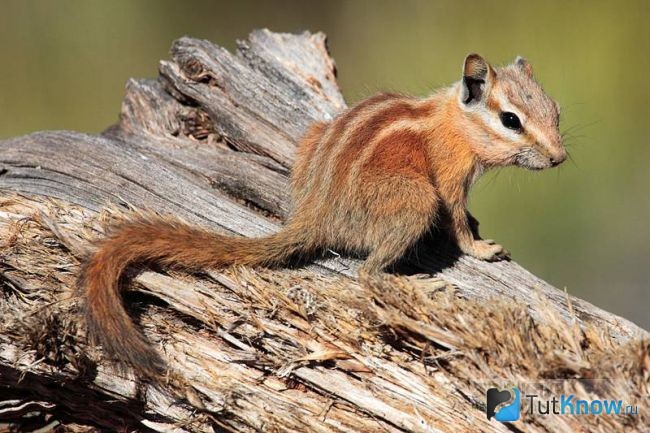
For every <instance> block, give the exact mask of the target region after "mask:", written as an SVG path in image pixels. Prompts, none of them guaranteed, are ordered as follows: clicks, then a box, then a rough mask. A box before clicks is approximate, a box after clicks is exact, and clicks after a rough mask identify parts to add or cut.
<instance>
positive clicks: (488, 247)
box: [461, 239, 510, 262]
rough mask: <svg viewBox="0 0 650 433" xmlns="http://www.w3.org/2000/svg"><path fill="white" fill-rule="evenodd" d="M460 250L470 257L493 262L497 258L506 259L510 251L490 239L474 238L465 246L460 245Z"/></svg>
mask: <svg viewBox="0 0 650 433" xmlns="http://www.w3.org/2000/svg"><path fill="white" fill-rule="evenodd" d="M461 250H462V251H463V252H464V253H465V254H468V255H470V256H472V257H476V258H477V259H481V260H487V261H489V262H495V261H499V260H506V259H509V258H510V253H509V252H508V251H507V250H506V249H505V248H503V247H502V246H501V245H499V244H497V243H496V242H494V241H493V240H492V239H487V240H476V241H474V242H472V243H471V244H470V245H468V246H466V247H464V248H463V247H461Z"/></svg>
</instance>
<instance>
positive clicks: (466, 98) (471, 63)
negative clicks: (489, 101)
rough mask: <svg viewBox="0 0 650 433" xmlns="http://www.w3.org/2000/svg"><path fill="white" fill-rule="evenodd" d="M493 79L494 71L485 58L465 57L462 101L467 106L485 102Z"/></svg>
mask: <svg viewBox="0 0 650 433" xmlns="http://www.w3.org/2000/svg"><path fill="white" fill-rule="evenodd" d="M493 79H494V70H493V69H492V67H491V66H490V65H489V63H488V62H486V61H485V59H484V58H483V57H481V56H479V55H478V54H470V55H468V56H467V57H465V63H464V65H463V83H462V91H461V95H460V98H461V101H462V102H463V103H464V104H466V105H467V104H473V103H475V102H479V101H481V100H483V99H484V98H485V94H486V93H487V90H488V89H489V87H490V85H491V84H492V80H493Z"/></svg>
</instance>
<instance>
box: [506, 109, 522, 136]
mask: <svg viewBox="0 0 650 433" xmlns="http://www.w3.org/2000/svg"><path fill="white" fill-rule="evenodd" d="M501 123H503V126H505V127H506V128H508V129H514V130H515V131H520V130H521V121H520V120H519V117H517V115H516V114H515V113H511V112H509V111H504V112H502V113H501Z"/></svg>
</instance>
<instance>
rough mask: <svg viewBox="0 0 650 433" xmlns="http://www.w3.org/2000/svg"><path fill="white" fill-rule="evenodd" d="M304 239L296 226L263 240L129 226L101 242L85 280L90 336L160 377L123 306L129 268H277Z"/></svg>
mask: <svg viewBox="0 0 650 433" xmlns="http://www.w3.org/2000/svg"><path fill="white" fill-rule="evenodd" d="M300 237H301V234H300V233H299V232H298V231H297V230H296V229H294V228H292V227H291V226H288V227H285V229H284V230H282V231H280V232H278V233H276V234H273V235H270V236H267V237H263V238H240V237H233V236H226V235H220V234H217V233H212V232H209V231H206V230H202V229H200V228H196V227H192V226H189V225H187V224H183V223H181V222H177V221H169V220H163V219H156V220H136V221H131V222H127V223H124V224H122V225H121V226H119V227H117V228H116V230H114V233H113V234H112V235H111V236H109V237H108V238H107V239H106V240H104V241H103V242H102V243H101V244H100V246H99V249H98V250H97V251H96V252H95V253H94V254H93V255H92V256H91V257H90V259H89V260H88V261H87V262H86V263H85V265H84V267H83V271H82V273H81V276H80V278H79V283H78V287H79V289H80V290H81V291H82V294H83V297H84V298H85V311H86V320H87V323H88V328H89V335H90V337H91V339H92V340H94V341H96V342H99V343H100V344H101V345H102V347H103V349H104V351H105V352H106V353H107V354H108V355H109V356H112V357H114V358H115V359H116V360H117V361H119V362H122V363H124V364H127V365H129V366H131V367H132V368H134V369H135V370H137V371H138V372H139V373H140V374H142V375H144V376H147V377H151V378H153V377H156V376H158V375H160V374H161V373H162V372H163V371H164V369H165V363H164V362H163V360H162V359H161V357H160V356H159V355H158V353H156V351H155V350H154V349H153V348H152V347H151V345H150V344H149V343H148V342H147V341H146V339H145V338H144V336H143V335H142V334H141V333H140V332H139V331H138V330H137V329H136V327H135V325H134V324H133V322H132V321H131V319H130V318H129V316H128V314H127V312H126V310H125V309H124V306H123V304H122V299H121V296H120V288H119V280H120V277H121V276H122V274H123V272H124V271H125V269H126V268H127V267H128V266H130V265H133V264H154V263H156V264H161V265H180V266H183V267H188V268H207V267H222V266H228V265H262V266H263V265H268V266H272V265H276V264H281V263H283V262H285V261H286V260H287V259H288V258H289V257H291V256H292V255H294V254H296V253H298V252H300V251H301V250H302V249H303V248H304V243H303V242H302V241H301V239H300Z"/></svg>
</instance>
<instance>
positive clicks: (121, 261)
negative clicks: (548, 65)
mask: <svg viewBox="0 0 650 433" xmlns="http://www.w3.org/2000/svg"><path fill="white" fill-rule="evenodd" d="M559 113H560V110H559V106H558V104H557V103H556V102H554V101H553V100H552V99H551V98H550V97H549V96H547V95H546V93H545V92H544V91H543V90H542V88H541V87H540V85H539V84H538V83H537V81H536V80H535V79H534V77H533V70H532V67H531V65H530V64H529V63H528V62H527V61H526V60H524V59H523V58H521V57H518V58H517V59H516V60H515V62H514V63H513V64H510V65H507V66H504V67H499V68H494V67H492V66H491V65H490V64H488V63H487V62H486V61H485V60H484V59H483V58H482V57H481V56H479V55H478V54H470V55H468V56H467V57H466V58H465V61H464V64H463V75H462V79H461V80H460V81H459V82H457V83H455V84H453V85H451V86H450V87H447V88H444V89H441V90H438V91H436V92H435V93H433V94H432V95H431V96H429V97H427V98H424V99H418V98H414V97H408V96H403V95H398V94H390V93H382V94H379V95H376V96H373V97H370V98H368V99H366V100H364V101H362V102H360V103H358V104H356V105H355V106H354V107H352V108H350V109H348V110H346V111H344V112H343V113H341V114H340V115H339V116H338V117H336V118H335V119H334V120H332V121H330V122H318V123H315V124H314V125H312V126H311V128H310V129H309V131H308V132H307V133H306V135H305V136H304V138H303V139H302V142H301V143H300V146H299V148H298V151H297V158H296V163H295V167H294V169H293V172H292V182H291V187H292V198H293V202H294V211H293V213H292V215H291V216H290V218H289V220H288V221H287V223H286V225H285V226H284V228H283V229H282V230H281V231H279V232H278V233H275V234H272V235H270V236H266V237H262V238H256V239H251V238H243V237H234V236H226V235H223V234H217V233H213V232H209V231H207V230H204V229H201V228H198V227H194V226H190V225H187V224H184V223H181V222H178V221H175V220H170V219H163V218H159V219H152V220H146V219H136V220H133V221H130V222H126V223H123V224H122V225H121V226H119V227H116V228H115V229H114V231H113V233H112V234H110V235H109V236H108V237H107V238H106V239H105V240H103V241H102V242H101V243H100V245H99V247H98V249H97V251H96V252H95V253H94V254H93V255H92V256H91V257H90V258H89V260H88V261H87V262H86V263H85V265H84V266H83V271H82V274H81V276H80V278H79V288H80V289H81V290H82V291H83V295H84V296H85V309H86V316H87V322H88V325H89V334H90V336H91V337H92V338H93V339H94V340H95V341H99V342H100V343H101V345H102V346H103V348H104V350H105V351H106V352H107V353H108V354H110V355H113V356H114V357H115V358H116V359H118V360H120V361H122V362H124V363H125V364H127V365H129V366H131V367H134V368H135V369H136V370H138V371H139V372H140V373H142V374H143V375H144V376H151V377H154V376H157V375H159V374H160V373H162V372H163V371H164V369H165V364H164V362H163V361H162V359H161V357H160V356H159V355H158V354H157V353H156V351H155V350H154V349H153V348H152V347H151V346H150V345H149V344H148V343H147V341H146V340H145V338H144V336H143V335H142V334H141V333H140V332H138V330H137V329H136V327H135V326H134V324H133V322H132V321H131V320H130V318H129V316H128V315H127V312H126V311H125V309H124V306H123V305H122V300H121V297H120V288H119V284H118V281H119V279H120V276H121V275H122V274H123V272H124V271H125V269H126V268H127V267H128V266H130V265H134V264H153V263H156V264H159V265H163V266H168V265H181V266H185V267H192V268H205V267H212V268H215V267H223V266H227V265H247V266H277V265H281V264H283V263H285V262H286V261H287V260H288V259H289V258H290V257H292V256H295V255H299V254H303V253H309V252H313V251H317V250H323V249H326V248H332V249H337V250H344V251H349V252H364V253H367V254H368V256H367V259H366V260H365V262H364V264H363V266H362V268H361V271H360V272H366V273H368V274H377V273H379V272H381V271H383V270H385V269H386V268H387V267H388V266H390V265H391V264H393V263H394V262H395V261H396V260H397V259H399V258H400V257H401V256H402V255H403V254H404V253H405V251H406V250H407V248H409V247H410V246H411V245H413V244H414V242H415V241H416V240H417V239H418V238H420V237H421V236H422V235H423V234H425V232H427V231H428V230H430V229H431V228H432V226H433V225H434V224H436V222H437V217H439V216H440V215H441V214H442V213H443V212H444V213H445V214H446V215H448V219H449V220H450V222H449V223H448V230H449V232H450V234H451V235H452V236H453V238H454V239H455V241H456V243H457V245H458V247H459V248H460V250H461V251H462V252H463V253H465V254H469V255H471V256H474V257H477V258H479V259H482V260H496V259H499V258H500V257H501V256H502V255H503V253H504V249H503V247H502V246H501V245H498V244H495V243H493V242H490V241H484V240H482V239H480V238H479V237H478V235H477V234H476V236H475V235H474V234H473V232H472V228H471V223H470V218H471V217H470V216H469V213H468V212H467V209H466V208H467V195H468V191H469V189H470V186H471V185H472V184H473V183H474V182H475V181H476V179H477V178H478V177H479V175H480V174H481V173H483V172H484V171H485V170H487V169H490V168H493V167H503V166H510V165H517V166H520V167H524V168H528V169H533V170H539V169H545V168H549V167H554V166H556V165H558V164H560V163H562V162H563V161H564V160H565V159H566V157H567V153H566V150H565V149H564V147H563V145H562V139H561V135H560V132H559V129H558V128H559Z"/></svg>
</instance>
